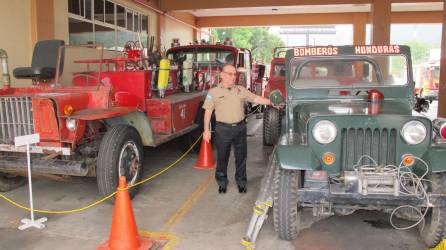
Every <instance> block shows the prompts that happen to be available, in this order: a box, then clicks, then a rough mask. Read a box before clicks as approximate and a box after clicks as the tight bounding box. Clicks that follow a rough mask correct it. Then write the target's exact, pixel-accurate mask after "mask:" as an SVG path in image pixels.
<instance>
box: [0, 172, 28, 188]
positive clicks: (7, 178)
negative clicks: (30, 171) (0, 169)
mask: <svg viewBox="0 0 446 250" xmlns="http://www.w3.org/2000/svg"><path fill="white" fill-rule="evenodd" d="M24 184H25V177H23V176H14V175H9V174H4V173H0V192H8V191H11V190H13V189H16V188H19V187H21V186H23V185H24Z"/></svg>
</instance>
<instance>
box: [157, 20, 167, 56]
mask: <svg viewBox="0 0 446 250" xmlns="http://www.w3.org/2000/svg"><path fill="white" fill-rule="evenodd" d="M157 23H158V25H157V32H156V33H157V34H156V47H157V48H159V49H162V43H163V37H164V36H165V34H166V17H165V16H163V15H157Z"/></svg>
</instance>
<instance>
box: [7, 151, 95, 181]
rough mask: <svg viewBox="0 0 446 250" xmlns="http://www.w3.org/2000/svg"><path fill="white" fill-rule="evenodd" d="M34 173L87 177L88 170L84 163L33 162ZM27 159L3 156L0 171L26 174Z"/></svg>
mask: <svg viewBox="0 0 446 250" xmlns="http://www.w3.org/2000/svg"><path fill="white" fill-rule="evenodd" d="M31 165H32V171H33V172H36V173H42V174H56V175H71V176H87V174H88V168H87V165H86V164H85V163H84V162H83V161H66V160H58V159H53V160H41V159H36V158H34V159H32V160H31ZM26 168H27V163H26V157H13V156H2V157H1V159H0V171H4V172H26Z"/></svg>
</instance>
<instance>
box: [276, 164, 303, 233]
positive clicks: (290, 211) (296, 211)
mask: <svg viewBox="0 0 446 250" xmlns="http://www.w3.org/2000/svg"><path fill="white" fill-rule="evenodd" d="M300 182H301V171H298V170H286V169H282V168H280V166H277V167H276V174H275V178H274V190H273V198H274V206H273V216H274V230H275V231H276V232H277V233H278V234H279V238H280V239H282V240H288V241H289V240H294V239H296V238H297V235H298V234H299V231H300V214H301V209H300V207H299V204H298V200H297V191H298V189H299V187H300Z"/></svg>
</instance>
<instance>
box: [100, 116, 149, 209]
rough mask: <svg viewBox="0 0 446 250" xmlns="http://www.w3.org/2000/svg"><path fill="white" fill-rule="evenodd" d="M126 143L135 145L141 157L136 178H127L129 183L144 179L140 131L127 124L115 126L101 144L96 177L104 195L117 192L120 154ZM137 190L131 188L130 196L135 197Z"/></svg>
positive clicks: (136, 188)
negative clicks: (130, 180) (130, 179)
mask: <svg viewBox="0 0 446 250" xmlns="http://www.w3.org/2000/svg"><path fill="white" fill-rule="evenodd" d="M128 143H130V144H128ZM126 145H130V147H132V146H134V147H135V148H136V150H137V151H138V155H139V159H137V160H138V163H137V164H138V168H137V170H136V172H135V174H136V178H135V179H134V180H133V182H129V181H128V180H127V181H128V183H127V185H130V184H132V183H136V182H138V181H140V180H141V179H142V176H143V174H144V168H143V160H144V154H143V146H142V143H141V138H140V136H139V133H138V131H136V129H135V128H133V127H130V126H127V125H118V126H114V127H112V128H111V129H109V130H108V131H107V133H105V135H104V137H103V138H102V141H101V145H100V146H99V153H98V160H97V166H96V179H97V184H98V188H99V192H100V194H101V195H102V196H103V197H106V196H108V195H110V194H111V193H113V192H115V191H116V188H117V187H118V176H119V163H120V160H121V159H120V157H121V156H120V155H121V153H122V150H123V149H124V147H126ZM132 179H133V178H132ZM137 192H138V187H133V188H131V189H129V194H130V197H131V198H133V197H134V196H135V195H136V193H137ZM109 201H111V202H113V201H114V200H113V199H111V200H109Z"/></svg>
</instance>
